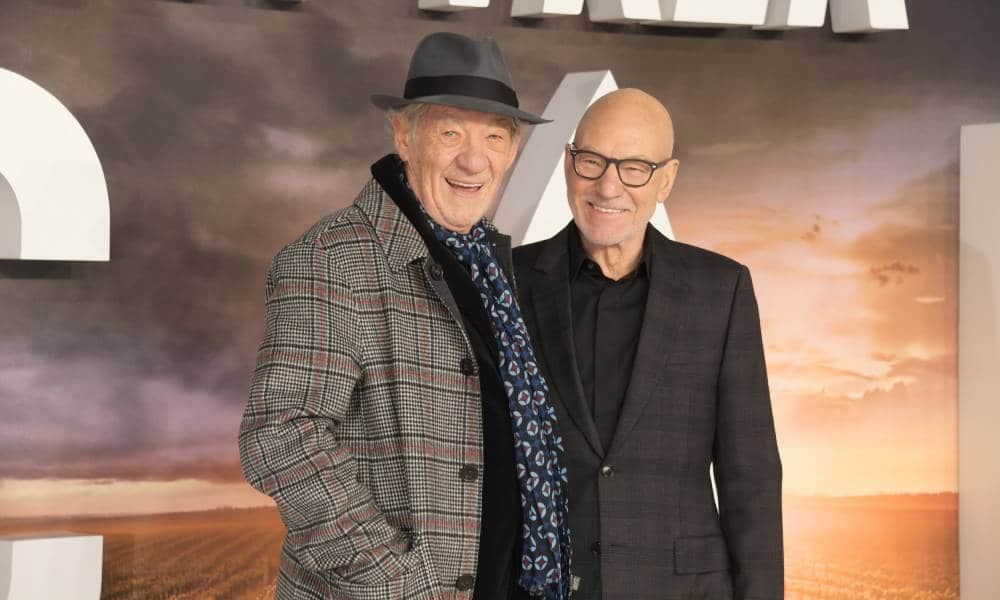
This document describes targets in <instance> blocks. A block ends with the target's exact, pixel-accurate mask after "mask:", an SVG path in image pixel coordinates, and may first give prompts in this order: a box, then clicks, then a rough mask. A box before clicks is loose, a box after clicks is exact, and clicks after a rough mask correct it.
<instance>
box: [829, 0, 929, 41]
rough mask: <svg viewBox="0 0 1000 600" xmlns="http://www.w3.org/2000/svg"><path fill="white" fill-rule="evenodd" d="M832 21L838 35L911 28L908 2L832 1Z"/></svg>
mask: <svg viewBox="0 0 1000 600" xmlns="http://www.w3.org/2000/svg"><path fill="white" fill-rule="evenodd" d="M830 21H832V22H833V30H834V31H835V32H837V33H870V32H873V31H888V30H893V29H909V28H910V22H909V19H908V18H907V16H906V0H830Z"/></svg>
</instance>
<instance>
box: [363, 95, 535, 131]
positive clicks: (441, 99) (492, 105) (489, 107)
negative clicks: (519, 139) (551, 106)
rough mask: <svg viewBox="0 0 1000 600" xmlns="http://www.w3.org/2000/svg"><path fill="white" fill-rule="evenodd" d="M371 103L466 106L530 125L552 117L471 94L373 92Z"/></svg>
mask: <svg viewBox="0 0 1000 600" xmlns="http://www.w3.org/2000/svg"><path fill="white" fill-rule="evenodd" d="M371 100H372V104H374V105H375V106H377V107H379V108H381V109H383V110H390V109H398V108H403V107H404V106H406V105H407V104H415V103H418V102H419V103H424V104H441V105H443V106H454V107H456V108H468V109H471V110H478V111H480V112H485V113H493V114H497V115H504V116H507V117H517V118H518V119H520V120H522V121H524V122H526V123H531V124H532V125H540V124H542V123H551V122H552V119H543V118H541V117H539V116H537V115H533V114H531V113H528V112H524V111H523V110H520V109H517V108H514V107H513V106H510V105H509V104H504V103H503V102H497V101H496V100H487V99H485V98H475V97H472V96H457V95H451V94H442V95H440V96H421V97H419V98H400V97H399V96H386V95H384V94H373V95H372V97H371Z"/></svg>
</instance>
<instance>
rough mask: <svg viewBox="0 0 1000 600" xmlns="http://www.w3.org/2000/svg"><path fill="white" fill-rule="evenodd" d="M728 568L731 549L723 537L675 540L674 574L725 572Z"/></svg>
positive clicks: (712, 536) (709, 536) (713, 536)
mask: <svg viewBox="0 0 1000 600" xmlns="http://www.w3.org/2000/svg"><path fill="white" fill-rule="evenodd" d="M728 568H729V549H728V548H727V547H726V540H725V538H723V537H722V536H721V535H706V536H699V537H682V538H676V539H675V540H674V572H676V573H677V574H678V575H686V574H692V573H709V572H711V571H725V570H726V569H728Z"/></svg>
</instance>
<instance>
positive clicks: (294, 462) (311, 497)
mask: <svg viewBox="0 0 1000 600" xmlns="http://www.w3.org/2000/svg"><path fill="white" fill-rule="evenodd" d="M372 101H373V102H374V103H375V104H376V105H377V106H379V107H381V108H383V109H386V110H387V111H388V118H389V122H390V124H391V128H392V135H393V142H394V144H395V147H396V150H397V153H396V154H390V155H388V156H386V157H384V158H382V159H381V160H379V161H378V162H376V163H375V164H374V165H372V168H371V172H372V179H371V180H370V181H369V182H368V184H367V185H365V186H364V188H363V189H362V190H361V192H360V193H359V194H358V196H357V197H356V198H355V200H354V203H353V204H352V205H350V206H349V207H347V208H345V209H343V210H340V211H338V212H335V213H333V214H331V215H330V216H328V217H326V218H324V219H322V220H321V221H319V222H318V223H316V224H315V225H314V226H313V227H312V228H310V229H309V230H308V231H307V232H306V233H305V234H304V235H302V236H301V237H300V238H299V239H298V240H296V241H294V242H292V243H291V244H289V245H288V246H286V247H285V248H283V249H282V250H281V251H280V252H279V253H278V254H277V256H275V258H274V260H273V261H272V263H271V266H270V269H269V271H268V274H267V301H266V315H265V319H264V339H263V341H262V343H261V346H260V350H259V352H258V355H257V368H256V370H255V371H254V376H253V381H252V384H251V390H250V399H249V402H248V404H247V407H246V411H245V413H244V417H243V422H242V426H241V429H240V456H241V462H242V466H243V472H244V475H245V476H246V478H247V480H248V481H249V482H250V483H251V484H252V485H253V486H254V487H255V488H257V489H258V490H260V491H262V492H264V493H266V494H268V495H269V496H271V497H272V498H273V499H274V501H275V503H276V504H277V506H278V510H279V512H280V514H281V518H282V520H283V521H284V523H285V526H286V527H287V529H288V534H287V536H286V538H285V543H284V547H283V549H282V553H281V568H280V573H279V575H278V582H277V590H276V594H275V596H276V597H277V598H317V599H320V598H349V599H353V600H386V599H392V598H401V599H412V600H417V599H430V598H470V597H473V598H475V600H493V599H497V600H499V599H504V600H506V599H509V598H528V597H534V598H546V599H565V598H568V597H569V594H570V587H571V585H570V582H571V574H570V541H569V532H568V530H567V522H568V520H567V513H566V511H567V507H566V501H565V492H564V489H565V486H566V471H565V469H564V468H563V466H562V453H563V448H562V440H561V439H560V438H559V436H558V433H557V429H556V417H555V412H554V410H553V407H552V405H551V404H550V403H549V401H548V397H547V396H548V388H547V386H546V383H545V380H544V379H543V378H542V376H541V374H540V373H539V371H538V367H537V365H536V363H535V357H534V352H533V349H532V345H531V340H530V339H529V338H528V335H527V331H526V329H525V325H524V321H523V319H522V317H521V313H520V309H519V307H518V305H517V301H516V294H515V290H514V288H513V285H514V281H513V278H512V277H511V274H512V269H511V258H510V240H509V238H507V237H506V236H504V235H502V234H500V233H498V232H497V231H496V229H495V228H494V227H493V226H492V225H491V224H490V223H489V222H488V221H487V220H485V219H484V218H483V214H484V213H485V212H486V209H487V207H489V205H490V203H491V201H492V200H493V198H494V197H495V195H496V193H497V191H498V189H499V188H500V185H501V182H502V181H503V179H504V176H505V174H506V173H507V171H508V169H509V168H510V167H511V165H512V164H513V162H514V157H515V156H516V154H517V150H518V146H519V143H520V139H521V127H522V125H523V124H524V123H531V124H537V123H544V122H546V121H545V120H543V119H541V118H539V117H537V116H534V115H531V114H529V113H527V112H524V111H522V110H520V109H519V108H518V100H517V95H516V93H515V92H514V89H513V86H512V84H511V80H510V75H509V73H508V71H507V67H506V65H505V63H504V60H503V57H502V55H501V54H500V50H499V48H498V47H497V46H496V44H495V43H494V42H493V41H492V40H486V41H474V40H471V39H469V38H466V37H464V36H461V35H456V34H450V33H436V34H432V35H430V36H428V37H426V38H425V39H424V40H423V41H421V42H420V44H419V45H418V47H417V49H416V51H415V52H414V54H413V58H412V61H411V63H410V70H409V74H408V76H407V81H406V87H405V90H404V93H403V96H402V97H393V96H373V97H372Z"/></svg>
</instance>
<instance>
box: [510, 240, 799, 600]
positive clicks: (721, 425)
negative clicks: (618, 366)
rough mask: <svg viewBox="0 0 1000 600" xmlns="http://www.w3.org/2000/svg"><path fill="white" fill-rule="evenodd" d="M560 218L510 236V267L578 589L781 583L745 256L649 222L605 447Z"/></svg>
mask: <svg viewBox="0 0 1000 600" xmlns="http://www.w3.org/2000/svg"><path fill="white" fill-rule="evenodd" d="M570 226H571V227H572V225H570ZM567 231H568V230H566V229H564V230H563V231H562V232H560V233H559V234H558V235H556V236H555V237H554V238H552V239H549V240H546V241H544V242H539V243H536V244H530V245H527V246H522V247H520V248H517V249H515V250H514V268H515V272H516V277H517V284H518V286H519V290H518V292H519V296H520V302H521V308H522V311H523V313H524V316H525V319H526V321H527V324H528V329H529V331H530V332H531V336H532V340H533V342H534V348H535V352H536V353H537V355H538V357H539V360H540V362H541V365H542V369H543V374H544V375H545V377H546V379H547V381H548V383H549V390H550V393H551V397H552V399H553V400H554V402H555V406H556V410H557V415H558V418H559V428H560V431H561V433H562V436H563V438H564V440H565V445H566V464H567V466H568V469H569V502H570V504H569V513H570V526H571V527H572V532H573V561H574V562H573V566H574V574H575V575H578V576H579V577H581V581H580V587H579V589H578V591H577V592H576V594H575V595H574V598H580V599H582V600H598V599H602V600H626V599H627V600H643V599H649V600H652V599H654V598H655V599H656V600H664V599H678V600H679V599H710V600H722V599H726V600H729V599H730V598H735V599H738V600H749V599H766V600H773V599H776V598H782V597H783V578H784V568H783V554H782V537H781V462H780V459H779V458H778V448H777V443H776V441H775V434H774V422H773V418H772V415H771V402H770V397H769V394H768V387H767V374H766V372H765V366H764V352H763V347H762V344H761V335H760V322H759V317H758V314H757V303H756V300H755V298H754V293H753V285H752V283H751V281H750V273H749V271H748V270H747V269H746V267H744V266H742V265H740V264H738V263H736V262H734V261H732V260H729V259H728V258H725V257H723V256H720V255H718V254H714V253H711V252H708V251H706V250H701V249H699V248H695V247H693V246H688V245H685V244H680V243H677V242H672V241H670V240H668V239H667V238H666V237H664V236H663V235H661V234H660V233H659V232H657V231H656V230H655V229H653V228H652V227H647V231H646V235H651V236H653V259H652V268H651V270H650V274H651V279H650V288H649V296H648V299H647V301H646V312H645V317H644V321H643V327H642V333H641V335H640V338H639V349H638V353H637V355H636V359H635V367H634V369H633V372H632V378H631V383H630V384H629V389H628V391H627V394H626V398H625V401H624V404H623V406H622V411H621V414H620V416H619V420H618V425H617V428H616V430H615V435H614V438H613V440H612V442H611V446H610V447H609V448H603V447H602V445H601V442H600V440H599V437H598V433H597V428H596V426H595V425H594V420H593V417H592V412H591V409H590V406H589V403H588V402H586V401H585V399H584V397H583V391H582V384H581V383H580V376H579V373H578V371H577V368H576V364H577V363H576V356H575V349H574V344H573V337H572V336H573V331H572V325H571V323H572V319H571V315H570V281H569V256H568V252H569V250H568V245H567V244H568V241H567ZM597 360H600V357H597ZM713 463H714V470H715V477H716V485H717V488H718V494H719V510H718V511H717V510H716V506H715V502H714V500H713V497H712V485H711V480H710V475H709V465H710V464H713Z"/></svg>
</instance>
